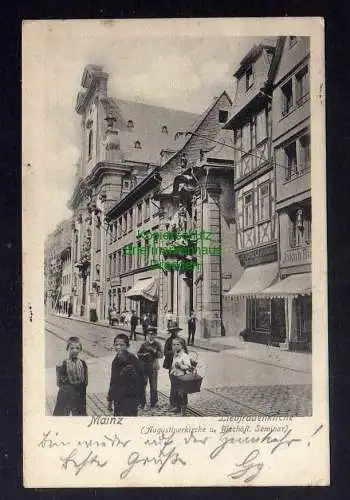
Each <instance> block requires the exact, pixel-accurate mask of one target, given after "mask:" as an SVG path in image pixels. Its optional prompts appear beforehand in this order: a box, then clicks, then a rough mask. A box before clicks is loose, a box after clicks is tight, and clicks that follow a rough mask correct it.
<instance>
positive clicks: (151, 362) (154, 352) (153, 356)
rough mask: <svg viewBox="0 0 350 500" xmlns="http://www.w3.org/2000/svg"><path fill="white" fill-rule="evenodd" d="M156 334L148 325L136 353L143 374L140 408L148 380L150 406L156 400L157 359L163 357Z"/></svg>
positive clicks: (144, 402) (152, 405) (142, 405)
mask: <svg viewBox="0 0 350 500" xmlns="http://www.w3.org/2000/svg"><path fill="white" fill-rule="evenodd" d="M156 335H157V331H156V329H155V328H152V327H148V332H147V338H146V341H145V342H144V343H143V344H142V345H141V347H140V349H139V350H138V353H137V356H138V358H139V360H140V363H141V366H142V371H143V376H144V388H143V397H142V400H141V407H142V408H144V406H145V404H146V389H147V384H148V382H149V387H150V407H151V408H154V407H155V406H156V404H157V402H158V393H157V386H158V371H159V361H158V360H159V359H160V358H162V357H163V348H162V345H161V343H160V342H158V341H157V340H156Z"/></svg>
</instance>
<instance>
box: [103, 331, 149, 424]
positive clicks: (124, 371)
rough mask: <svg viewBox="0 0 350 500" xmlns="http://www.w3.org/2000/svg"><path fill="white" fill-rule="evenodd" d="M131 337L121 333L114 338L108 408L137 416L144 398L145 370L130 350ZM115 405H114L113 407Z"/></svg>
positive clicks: (126, 414) (121, 414) (115, 412)
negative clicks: (113, 356)
mask: <svg viewBox="0 0 350 500" xmlns="http://www.w3.org/2000/svg"><path fill="white" fill-rule="evenodd" d="M128 347H129V338H128V336H127V335H125V334H123V333H120V334H119V335H117V336H116V337H115V339H114V348H115V351H116V356H115V358H114V360H113V362H112V371H111V381H110V385H109V391H108V396H107V400H108V410H109V411H112V410H113V407H114V415H115V416H123V417H134V416H135V417H136V416H137V407H138V405H139V403H140V401H141V400H142V393H143V372H142V367H141V364H140V361H139V360H138V359H137V357H136V356H135V355H134V354H131V353H130V352H129V351H128ZM112 405H113V407H112Z"/></svg>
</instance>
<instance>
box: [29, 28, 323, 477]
mask: <svg viewBox="0 0 350 500" xmlns="http://www.w3.org/2000/svg"><path fill="white" fill-rule="evenodd" d="M169 21H170V20H168V21H167V22H166V27H167V29H165V26H164V29H160V31H159V32H157V36H154V33H155V32H156V29H155V30H154V32H153V34H151V30H149V31H148V30H147V23H146V22H145V25H144V26H143V24H142V23H143V22H142V20H140V21H129V22H128V21H115V22H114V23H113V21H106V22H98V21H65V22H61V21H54V22H49V21H38V22H33V23H34V24H35V23H37V24H38V25H41V26H40V27H41V31H42V32H44V35H43V37H44V39H45V44H44V46H43V49H42V53H41V54H39V55H36V57H37V58H38V59H37V61H36V63H37V66H42V74H41V78H42V80H43V81H44V83H43V82H41V83H36V84H35V85H36V86H37V87H36V89H35V90H36V91H39V92H42V93H43V96H41V99H40V106H39V105H38V107H40V113H41V118H42V120H43V122H44V123H42V124H41V127H42V128H41V130H42V133H41V135H40V134H37V140H38V142H37V144H36V148H40V151H41V158H40V167H39V164H38V165H37V166H36V165H35V162H34V164H33V161H34V160H33V158H34V156H33V157H31V156H28V157H24V162H25V163H27V166H28V168H31V172H33V169H34V173H35V168H37V169H38V170H39V169H40V179H41V181H40V182H41V183H42V184H41V186H42V189H40V190H39V189H38V190H36V191H35V193H36V194H35V201H33V202H32V203H34V204H36V206H37V207H39V206H41V207H44V209H40V232H41V234H42V240H43V243H42V251H41V253H40V257H41V259H42V265H41V271H40V272H41V277H42V280H41V281H42V284H43V290H42V294H41V295H40V300H41V307H42V309H41V311H42V314H41V318H40V324H41V325H42V331H37V332H35V335H38V336H40V338H41V340H40V342H41V346H43V356H42V359H41V358H38V359H37V360H36V362H35V367H36V368H37V365H38V364H39V363H41V362H42V366H41V369H40V373H41V378H42V381H41V384H43V385H42V387H43V388H44V391H43V398H42V400H41V401H39V398H38V399H37V404H39V405H42V406H41V408H37V411H38V413H39V414H41V415H45V418H48V417H53V419H49V421H50V422H53V423H54V424H53V425H56V424H57V425H66V424H67V423H69V422H70V423H69V425H71V426H74V428H76V425H77V424H78V422H80V421H81V419H80V418H79V417H85V419H84V421H85V422H86V423H88V427H89V426H94V425H96V426H98V425H100V426H102V425H104V424H112V425H116V424H117V423H118V422H119V421H120V422H128V423H129V422H136V421H139V423H138V424H136V423H135V426H137V427H135V428H139V426H141V425H143V424H142V422H144V419H145V418H151V419H152V420H151V421H150V422H151V423H152V424H153V425H158V424H160V423H161V422H162V421H163V420H162V419H164V418H166V417H170V419H171V420H169V421H167V422H170V423H171V422H172V423H173V424H174V425H179V424H180V425H185V424H186V425H190V426H191V425H196V426H197V425H198V426H199V427H200V425H201V422H205V421H206V420H205V419H202V418H201V417H210V418H213V417H214V418H216V422H220V421H221V422H226V423H227V429H225V430H223V427H225V426H222V424H220V425H219V424H217V425H218V426H219V427H222V428H221V431H218V432H220V433H221V434H222V433H224V434H225V433H226V432H227V433H229V432H236V431H237V432H241V431H242V432H243V433H244V428H243V427H241V428H240V427H237V428H236V427H230V426H235V425H237V423H240V424H241V426H244V425H245V422H246V423H247V422H262V424H261V425H266V424H268V423H269V424H270V427H266V429H265V428H261V429H260V430H261V431H262V432H263V431H264V429H265V431H266V432H267V433H268V434H267V435H265V437H264V438H258V439H261V442H262V443H264V442H268V443H272V442H277V441H278V439H280V441H279V445H276V448H278V447H279V446H280V448H282V445H286V444H287V445H288V446H285V448H288V449H289V448H292V446H291V444H292V443H293V442H297V441H301V438H300V439H297V438H294V439H292V438H291V436H292V431H291V429H290V428H289V426H288V422H289V423H291V422H300V423H302V422H303V421H304V419H305V418H309V419H312V418H313V417H315V412H316V413H317V408H316V409H315V404H319V402H320V401H322V404H321V406H319V407H318V408H323V406H322V405H324V406H325V407H326V409H327V404H328V403H327V401H326V400H325V399H324V398H326V390H325V387H326V386H325V385H324V384H325V383H326V381H323V379H322V380H321V378H320V379H319V384H318V385H317V384H316V385H315V378H313V375H315V372H314V370H315V363H316V361H315V359H316V360H319V361H320V363H322V362H323V361H326V359H327V357H326V353H324V352H323V350H324V349H325V347H324V346H326V326H325V325H324V330H323V331H322V329H320V328H319V324H320V323H319V322H318V327H317V330H315V316H317V315H318V314H319V313H318V312H317V311H320V310H321V311H322V309H323V306H322V300H323V301H325V300H326V299H325V297H326V296H325V290H324V285H325V283H324V282H323V281H322V279H321V281H317V276H315V270H317V271H318V270H319V269H320V262H321V265H324V266H325V263H324V262H325V261H324V262H323V261H322V260H320V259H322V258H323V259H325V239H324V240H322V238H325V235H324V234H323V235H322V234H321V236H320V235H319V236H318V237H317V238H318V239H317V242H316V244H317V245H318V248H315V246H314V243H313V242H312V240H313V236H314V231H316V229H315V225H314V222H315V221H314V217H315V211H317V214H316V217H317V218H318V219H317V220H318V222H319V221H320V217H322V215H325V208H324V206H322V203H325V193H324V192H323V188H324V186H323V185H322V179H323V177H324V176H325V172H324V168H325V166H324V159H323V158H322V148H319V147H318V145H319V137H320V136H319V135H318V137H314V135H313V134H312V131H313V119H314V117H313V113H312V101H313V100H314V101H315V96H313V90H314V94H315V95H316V94H317V93H319V94H320V95H321V93H322V87H321V88H316V87H315V86H312V84H311V82H312V77H313V73H312V71H314V72H315V70H314V69H312V64H313V63H312V37H311V34H310V30H308V29H305V30H304V31H303V32H301V28H300V26H299V27H298V23H297V22H296V23H295V24H294V26H295V30H294V31H289V30H285V31H284V30H283V29H282V30H281V31H282V34H280V33H277V34H275V35H274V34H272V35H270V34H269V33H273V31H269V30H265V31H266V33H264V30H260V32H261V35H260V34H259V30H254V29H253V30H251V29H250V30H249V29H247V32H244V31H242V30H241V31H239V30H238V29H232V30H229V29H227V30H226V31H225V30H224V31H223V32H220V30H217V31H215V29H214V30H211V31H208V32H206V31H205V30H202V31H201V30H199V31H198V32H196V31H194V32H193V33H187V34H186V29H187V28H186V26H187V25H186V23H185V24H184V26H183V29H181V24H180V21H179V20H178V21H177V25H178V30H177V31H176V30H175V29H174V26H175V25H174V24H173V26H172V29H170V28H169ZM79 22H80V23H82V27H83V28H84V29H82V30H81V31H80V30H79V29H74V27H75V24H76V28H78V24H77V23H79ZM188 22H189V26H192V25H195V24H196V22H195V20H191V21H188ZM198 22H199V21H198ZM208 22H209V23H210V26H213V24H214V23H215V20H210V21H209V20H208ZM246 22H247V23H248V21H246ZM46 23H47V26H46ZM136 23H139V26H138V28H139V29H138V30H137V31H136V30H134V28H135V27H136V26H135V25H136ZM152 23H153V24H152V26H155V25H156V24H157V21H152ZM175 24H176V23H175ZM248 24H249V23H248ZM158 26H159V27H161V26H162V21H159V22H158ZM240 26H243V25H240ZM305 26H306V25H305ZM38 27H39V26H38ZM68 27H69V28H70V30H68ZM156 27H157V26H156ZM198 27H200V23H199V25H198ZM24 28H25V26H24ZM27 28H28V29H27V33H28V39H33V33H34V29H33V24H32V25H31V26H30V25H29V26H28V27H27ZM43 28H45V29H43ZM143 28H144V29H143ZM168 28H169V29H168ZM129 29H130V32H132V33H133V34H132V37H131V36H129ZM29 33H30V34H31V36H29ZM33 43H34V42H33ZM34 45H35V44H34ZM34 45H33V46H34ZM29 50H30V47H29V48H28V51H29ZM320 54H322V47H321V48H320ZM316 59H317V58H316ZM29 60H30V58H29V57H28V71H29V73H30V71H31V68H34V64H33V66H30V64H29V63H30V61H29ZM318 64H321V68H322V64H323V61H321V60H318ZM25 68H26V67H24V69H25ZM30 78H34V77H33V75H31V76H30ZM30 78H29V77H28V80H30ZM38 78H39V75H38ZM33 91H34V89H33ZM320 95H319V97H320ZM320 98H321V97H320ZM24 99H25V95H24ZM30 102H34V100H32V101H30ZM37 111H38V112H39V110H37ZM321 118H322V113H321ZM314 141H315V143H316V145H317V146H314ZM31 146H32V147H33V146H34V144H31ZM315 151H316V153H318V154H321V161H320V160H319V158H315V157H314V152H315ZM29 165H30V167H29ZM38 178H39V177H37V179H38ZM315 179H316V180H317V179H318V180H319V181H320V182H321V188H320V189H319V190H318V192H317V193H315V188H314V187H313V182H314V181H315ZM33 182H34V184H32V186H34V185H35V181H33ZM26 194H27V196H28V198H29V197H30V196H34V187H33V190H32V192H30V189H29V188H28V187H27V189H26ZM315 197H316V202H317V208H316V209H315V207H314V205H313V203H314V198H315ZM320 207H321V208H320ZM38 210H39V209H38ZM318 226H319V224H318ZM320 241H321V245H320ZM34 248H35V242H34V243H33V249H34ZM312 248H313V252H312ZM318 250H319V255H318V256H317V257H316V256H315V253H318ZM314 258H315V259H316V258H318V260H317V264H315V260H314ZM323 279H324V278H323ZM28 287H29V284H28ZM27 296H30V294H27ZM315 296H316V299H318V301H321V305H320V302H318V303H317V306H315ZM37 303H38V302H37ZM25 307H30V314H31V315H32V316H31V319H30V322H31V323H32V322H33V321H34V320H35V319H37V316H38V312H37V309H35V308H34V306H33V302H30V300H27V301H25ZM28 310H29V309H28ZM35 316H36V318H35ZM321 317H322V314H320V315H319V316H318V318H319V321H320V318H321ZM317 349H319V350H317ZM323 356H325V357H323ZM326 368H327V367H326V365H325V364H324V368H322V370H323V373H324V374H325V376H326V374H327V370H326ZM32 376H33V377H34V378H35V376H34V374H32ZM28 383H29V382H28ZM320 384H321V385H320ZM322 384H323V385H322ZM320 390H321V392H322V390H323V391H324V392H323V393H322V394H321V396H320V395H319V394H320ZM40 393H41V392H40ZM56 417H66V418H65V419H64V418H56ZM129 417H130V419H129ZM187 417H189V418H187ZM86 423H85V427H86ZM272 424H273V425H272ZM130 425H133V424H130ZM169 425H170V424H169ZM255 425H257V424H255ZM298 425H299V424H298ZM325 427H326V423H322V422H320V425H317V426H316V427H315V429H313V431H314V435H315V437H314V438H313V439H315V440H316V434H317V433H318V432H319V431H320V430H321V429H322V428H324V429H325ZM48 429H49V427H48V428H47V430H48ZM142 429H144V427H142V428H141V434H142V433H143V431H142ZM252 430H254V429H252V428H251V429H250V431H252ZM101 432H102V431H101ZM148 432H151V431H148ZM212 432H213V433H214V431H212ZM278 432H279V433H280V435H279V438H277V437H276V436H275V435H273V434H271V433H278ZM102 433H103V432H102ZM281 433H282V434H281ZM39 434H40V433H39ZM54 434H55V432H54V430H52V431H50V432H48V433H43V439H42V441H40V444H39V446H41V447H42V448H45V450H46V449H47V448H48V447H49V448H50V447H54V446H57V447H59V446H61V445H60V444H59V443H63V441H64V438H63V437H62V436H61V437H60V438H59V443H58V437H57V433H56V438H54V437H53V436H54ZM157 435H158V434H157ZM272 435H273V436H274V437H272ZM311 435H313V433H312V432H310V436H311ZM159 436H160V435H158V437H159ZM191 436H192V431H191ZM266 436H267V437H266ZM128 437H130V436H128ZM154 437H156V436H154ZM304 438H305V436H303V439H304ZM54 439H56V440H57V441H54ZM115 439H116V438H115ZM118 439H119V438H118ZM159 439H160V440H161V439H162V438H161V437H160V438H159ZM163 439H165V438H164V435H163ZM193 439H194V438H193ZM206 439H210V438H204V439H203V440H202V441H203V442H207V441H206ZM232 439H234V438H232ZM273 439H275V441H273ZM305 439H306V438H305ZM307 439H309V441H308V442H310V439H311V437H308V438H307ZM264 440H265V441H264ZM246 442H247V441H246ZM49 443H51V444H49ZM118 443H120V444H122V445H123V447H127V445H126V444H125V443H126V441H124V442H123V443H121V440H120V441H118ZM227 443H228V440H226V441H225V442H224V444H225V445H226V444H227ZM146 444H147V443H146ZM202 444H203V443H202ZM62 446H63V445H62ZM101 446H102V445H101ZM166 446H167V445H165V448H166ZM261 446H262V447H263V445H261ZM309 446H310V445H309ZM213 448H214V447H212V449H211V454H210V459H214V458H216V456H217V455H219V453H220V454H221V451H222V450H221V448H220V447H217V448H215V450H214V451H213ZM222 448H224V445H222ZM174 449H175V448H174ZM77 450H78V451H79V450H80V448H79V449H78V448H75V449H74V450H73V451H72V453H71V454H70V455H68V458H67V457H66V458H65V460H66V461H65V462H63V465H62V468H65V469H67V468H68V469H69V465H71V469H72V473H71V476H70V477H69V479H67V480H68V483H70V481H71V478H72V477H73V476H74V474H73V472H74V470H73V469H74V468H75V469H76V471H75V475H78V472H79V480H80V477H81V476H83V475H84V473H83V472H81V473H80V470H81V469H82V468H83V466H84V467H85V469H86V472H85V477H87V476H88V475H89V471H88V468H90V469H91V470H92V469H94V470H93V472H94V473H99V472H100V470H99V469H101V470H102V468H103V467H104V465H103V464H104V461H103V460H102V459H100V458H99V457H98V456H97V454H96V456H95V455H94V456H92V458H91V456H90V455H89V457H88V460H90V462H88V461H87V462H86V463H85V462H84V463H83V462H81V461H79V460H78V459H77V458H75V457H76V454H78V451H77ZM247 450H248V448H247ZM59 451H60V452H61V454H62V453H63V454H64V452H65V451H66V452H68V451H71V450H68V449H67V450H65V449H62V450H59ZM131 451H132V450H131ZM248 451H249V450H248ZM250 451H251V453H250V455H248V456H247V457H244V456H242V457H238V458H241V459H242V460H243V459H244V460H245V461H244V460H243V461H242V464H243V465H245V467H246V469H245V470H246V471H247V470H248V469H249V470H250V469H252V467H253V465H254V466H255V469H256V470H254V471H253V472H254V474H253V472H252V470H253V469H252V470H250V474H251V476H249V477H248V480H249V481H253V479H254V478H255V476H258V475H259V474H261V475H263V472H260V470H261V469H263V465H261V467H258V465H259V464H257V463H256V460H258V457H259V453H260V452H259V449H254V446H253V447H252V450H250ZM94 452H95V450H94ZM200 452H201V450H200ZM91 453H92V452H91ZM134 453H138V452H136V451H134ZM197 453H198V450H197ZM261 453H262V452H261ZM273 453H274V452H272V451H271V454H273ZM293 453H297V455H296V456H298V453H300V450H299V451H298V450H296V452H293ZM85 454H86V453H85ZM132 456H133V455H132V453H131V455H129V458H127V462H126V464H127V465H128V466H129V468H128V469H126V468H125V470H124V471H123V472H122V473H121V475H120V477H121V479H126V480H128V478H129V476H132V474H133V473H134V472H135V474H136V468H137V465H138V464H139V463H141V462H142V460H143V462H142V467H139V470H138V473H139V474H141V475H142V468H143V469H145V465H146V464H147V463H148V461H150V460H149V459H148V458H144V459H142V460H141V459H140V460H136V459H135V460H133V459H132V458H130V457H132ZM326 456H327V453H325V457H326ZM161 457H162V453H160V456H159V457H157V459H158V460H161ZM277 458H278V457H277ZM60 459H62V457H60ZM81 459H82V460H83V459H84V456H81ZM220 459H221V457H220ZM62 460H63V459H62ZM171 460H172V464H173V465H172V466H171V467H172V468H173V469H174V474H175V473H176V471H177V470H178V469H177V468H176V465H175V464H178V463H179V464H180V465H179V468H181V467H182V468H183V467H184V463H182V462H185V459H184V458H181V457H180V454H179V455H177V454H176V457H175V458H174V457H172V459H171ZM218 460H219V459H218ZM274 460H275V458H274ZM78 462H80V463H78ZM165 462H166V461H165ZM165 462H164V464H163V463H162V465H161V467H160V469H162V468H163V466H164V467H166V464H165ZM106 463H107V462H106ZM248 463H249V464H250V466H249V467H247V465H246V464H248ZM262 463H263V462H261V464H262ZM82 464H83V465H82ZM87 464H88V466H87ZM242 464H241V468H242ZM252 464H253V465H252ZM238 465H239V464H238ZM80 466H81V467H80ZM180 466H181V467H180ZM218 467H219V468H220V465H218ZM266 468H267V464H266ZM96 469H98V470H97V471H96ZM158 472H159V471H158ZM228 472H230V473H232V471H231V470H229V471H228ZM167 474H168V476H167V478H168V479H169V477H170V476H169V474H170V472H167ZM181 474H185V475H186V473H185V472H183V471H182V470H181ZM241 475H242V479H241V481H242V482H244V474H243V472H242V474H241ZM231 476H232V477H237V478H239V477H241V476H240V474H238V473H237V475H236V476H235V473H232V474H231ZM253 476H254V478H253ZM168 479H167V480H168ZM245 479H247V475H246V476H245ZM130 480H131V479H130ZM300 480H301V483H300V484H303V482H302V481H303V480H304V479H303V478H301V477H300ZM204 482H206V481H204ZM231 482H232V479H231ZM277 483H278V481H277ZM183 484H184V485H185V483H183ZM257 484H258V483H257ZM270 484H273V483H272V482H271V481H270ZM278 484H279V483H278ZM292 484H293V481H292ZM296 484H297V483H296ZM126 485H128V484H126Z"/></svg>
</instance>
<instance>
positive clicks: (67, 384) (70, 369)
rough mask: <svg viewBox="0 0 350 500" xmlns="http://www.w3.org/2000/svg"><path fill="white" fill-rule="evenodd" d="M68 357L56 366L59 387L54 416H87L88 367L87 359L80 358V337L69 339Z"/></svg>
mask: <svg viewBox="0 0 350 500" xmlns="http://www.w3.org/2000/svg"><path fill="white" fill-rule="evenodd" d="M66 349H67V351H68V358H67V359H65V360H64V361H63V362H62V363H61V364H60V365H58V366H57V367H56V375H57V385H58V387H59V390H58V394H57V401H56V405H55V409H54V411H53V416H55V417H63V416H69V415H70V414H72V415H73V416H86V386H87V384H88V369H87V366H86V363H85V361H83V360H82V359H79V354H80V352H81V350H82V345H81V342H80V340H79V338H78V337H70V338H69V339H68V341H67V348H66Z"/></svg>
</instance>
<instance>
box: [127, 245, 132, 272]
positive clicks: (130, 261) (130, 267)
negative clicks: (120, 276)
mask: <svg viewBox="0 0 350 500" xmlns="http://www.w3.org/2000/svg"><path fill="white" fill-rule="evenodd" d="M132 247H133V245H131V250H130V253H129V256H128V259H129V264H128V265H129V271H131V269H132V264H133V263H132Z"/></svg>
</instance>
